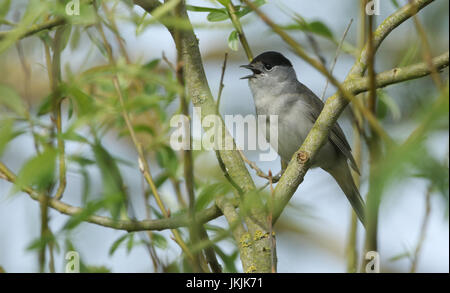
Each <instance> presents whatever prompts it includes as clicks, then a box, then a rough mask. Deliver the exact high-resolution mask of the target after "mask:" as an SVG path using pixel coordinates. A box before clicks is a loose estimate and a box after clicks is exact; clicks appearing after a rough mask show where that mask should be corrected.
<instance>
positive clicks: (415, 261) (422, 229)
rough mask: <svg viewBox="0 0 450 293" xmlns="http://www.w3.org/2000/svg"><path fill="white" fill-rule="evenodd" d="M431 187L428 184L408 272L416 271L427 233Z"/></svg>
mask: <svg viewBox="0 0 450 293" xmlns="http://www.w3.org/2000/svg"><path fill="white" fill-rule="evenodd" d="M431 191H432V187H431V186H429V187H428V189H427V192H426V195H425V214H424V216H423V220H422V225H421V227H420V233H419V240H418V241H417V246H416V249H415V250H414V255H413V256H412V261H411V270H410V273H415V272H416V271H417V264H418V263H419V257H420V251H421V250H422V246H423V243H424V241H425V238H426V235H427V227H428V223H429V221H430V215H431V194H432V192H431Z"/></svg>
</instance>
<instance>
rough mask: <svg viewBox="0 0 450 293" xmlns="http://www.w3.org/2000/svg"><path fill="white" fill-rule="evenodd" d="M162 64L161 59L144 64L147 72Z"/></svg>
mask: <svg viewBox="0 0 450 293" xmlns="http://www.w3.org/2000/svg"><path fill="white" fill-rule="evenodd" d="M160 62H161V59H159V58H157V59H153V60H150V61H149V62H147V63H145V64H144V68H145V69H147V70H152V69H155V68H156V67H157V66H158V65H159V63H160Z"/></svg>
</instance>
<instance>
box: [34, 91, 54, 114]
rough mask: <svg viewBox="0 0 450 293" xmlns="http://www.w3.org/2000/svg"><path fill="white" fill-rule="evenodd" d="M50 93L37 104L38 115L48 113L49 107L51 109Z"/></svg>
mask: <svg viewBox="0 0 450 293" xmlns="http://www.w3.org/2000/svg"><path fill="white" fill-rule="evenodd" d="M52 97H53V95H52V94H49V95H47V96H46V97H45V98H44V99H43V100H42V101H41V103H40V104H39V106H38V110H37V115H38V116H42V115H45V114H48V113H50V111H51V109H52Z"/></svg>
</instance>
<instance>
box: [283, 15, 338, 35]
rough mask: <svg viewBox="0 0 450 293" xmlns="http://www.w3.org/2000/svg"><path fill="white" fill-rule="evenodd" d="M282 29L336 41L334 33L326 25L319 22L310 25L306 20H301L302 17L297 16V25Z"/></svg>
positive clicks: (289, 25)
mask: <svg viewBox="0 0 450 293" xmlns="http://www.w3.org/2000/svg"><path fill="white" fill-rule="evenodd" d="M282 28H283V29H285V30H301V31H304V32H310V33H313V34H316V35H319V36H321V37H324V38H327V39H330V40H334V36H333V33H332V31H331V29H330V28H328V26H327V25H326V24H324V23H323V22H321V21H318V20H316V21H312V22H309V23H308V22H307V21H306V20H304V19H303V18H301V16H300V15H297V18H296V23H294V24H288V25H285V26H282Z"/></svg>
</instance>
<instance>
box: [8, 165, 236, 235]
mask: <svg viewBox="0 0 450 293" xmlns="http://www.w3.org/2000/svg"><path fill="white" fill-rule="evenodd" d="M0 178H3V179H5V180H7V181H9V182H11V183H14V182H16V179H17V176H16V175H15V174H14V173H13V172H12V171H11V170H9V168H8V167H6V166H5V165H4V164H3V163H1V162H0ZM22 191H23V192H25V193H27V194H28V195H29V196H30V197H31V198H32V199H34V200H36V201H40V200H41V198H42V196H45V195H43V194H41V193H39V192H37V191H36V190H34V189H32V188H30V187H24V188H23V189H22ZM234 204H236V203H234ZM48 206H49V207H51V208H53V209H55V210H57V211H58V212H60V213H62V214H65V215H68V216H75V215H78V214H80V213H82V212H83V211H84V209H83V208H79V207H75V206H72V205H69V204H66V203H64V202H62V201H60V200H57V199H54V198H49V201H48ZM221 215H222V212H221V211H220V209H219V208H218V207H217V206H216V205H214V206H212V207H210V208H208V209H205V210H203V211H201V212H199V213H197V221H198V223H206V222H209V221H211V220H213V219H216V218H218V217H220V216H221ZM85 221H86V222H89V223H92V224H96V225H100V226H104V227H108V228H113V229H116V230H125V231H128V232H132V231H145V230H156V231H161V230H166V229H176V228H180V227H187V226H189V225H190V219H189V217H188V215H186V214H182V215H180V216H176V217H170V218H164V219H158V220H143V221H134V220H114V219H112V218H108V217H104V216H96V215H92V216H88V217H87V218H86V219H85Z"/></svg>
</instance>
